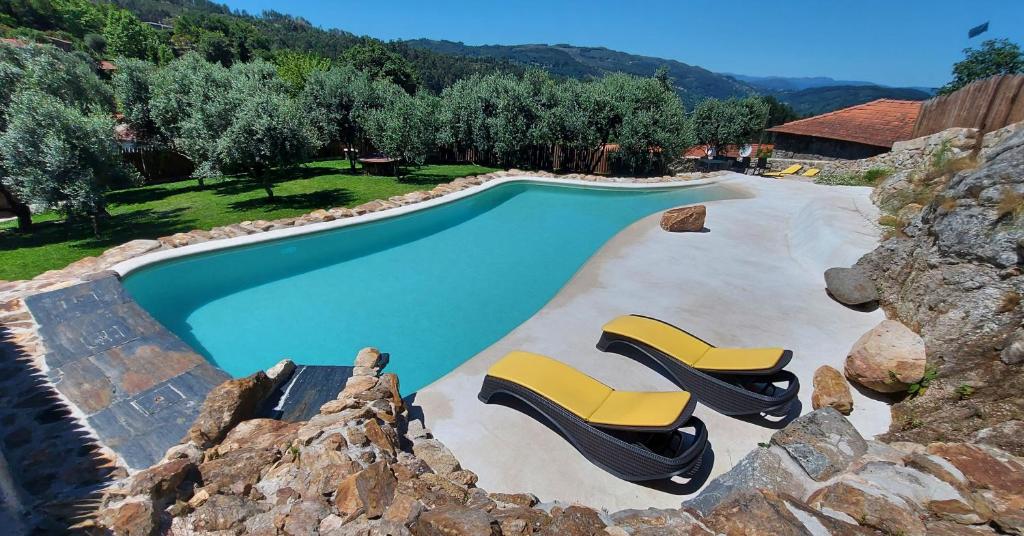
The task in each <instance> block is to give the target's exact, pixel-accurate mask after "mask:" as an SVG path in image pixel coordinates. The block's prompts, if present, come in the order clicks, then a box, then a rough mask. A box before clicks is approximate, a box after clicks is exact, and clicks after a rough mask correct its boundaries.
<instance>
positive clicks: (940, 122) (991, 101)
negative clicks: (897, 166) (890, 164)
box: [912, 74, 1024, 138]
mask: <svg viewBox="0 0 1024 536" xmlns="http://www.w3.org/2000/svg"><path fill="white" fill-rule="evenodd" d="M1018 121H1024V75H1019V74H1018V75H1002V76H993V77H990V78H986V79H984V80H978V81H977V82H972V83H971V84H968V85H966V86H964V87H962V88H960V89H959V90H957V91H955V92H953V93H950V94H949V95H942V96H939V97H935V98H932V99H929V100H927V101H925V102H924V104H922V105H921V113H920V114H918V116H917V123H916V124H915V125H914V135H913V136H912V138H919V137H921V136H928V135H930V134H935V133H936V132H941V131H943V130H946V129H947V128H953V127H968V128H976V129H978V130H979V131H980V133H981V134H985V133H987V132H991V131H993V130H996V129H1000V128H1002V127H1005V126H1006V125H1009V124H1011V123H1016V122H1018Z"/></svg>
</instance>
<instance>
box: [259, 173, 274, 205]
mask: <svg viewBox="0 0 1024 536" xmlns="http://www.w3.org/2000/svg"><path fill="white" fill-rule="evenodd" d="M261 182H262V183H263V191H265V192H267V198H269V199H270V200H271V201H273V200H274V183H273V182H271V181H270V179H269V178H268V177H266V176H264V177H263V180H262V181H261Z"/></svg>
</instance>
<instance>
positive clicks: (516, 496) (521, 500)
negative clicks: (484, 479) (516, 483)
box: [487, 493, 540, 507]
mask: <svg viewBox="0 0 1024 536" xmlns="http://www.w3.org/2000/svg"><path fill="white" fill-rule="evenodd" d="M487 496H488V497H490V498H491V499H492V500H493V501H494V502H496V503H498V504H500V505H511V506H522V507H531V506H533V505H535V504H537V503H538V502H540V500H539V499H537V496H536V495H534V494H532V493H488V494H487Z"/></svg>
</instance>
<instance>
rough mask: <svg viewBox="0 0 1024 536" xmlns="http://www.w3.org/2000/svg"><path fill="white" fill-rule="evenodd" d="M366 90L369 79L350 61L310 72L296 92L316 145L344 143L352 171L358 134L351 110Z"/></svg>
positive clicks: (359, 135)
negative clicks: (346, 63) (308, 119)
mask: <svg viewBox="0 0 1024 536" xmlns="http://www.w3.org/2000/svg"><path fill="white" fill-rule="evenodd" d="M369 91H370V79H369V77H368V76H367V75H366V74H365V73H363V72H360V71H357V70H356V69H355V68H354V67H352V66H350V65H340V66H336V67H332V68H331V69H330V70H327V71H314V72H312V73H310V75H309V79H308V80H306V85H305V86H304V87H303V89H302V93H301V94H300V96H299V99H300V101H301V102H302V105H303V106H304V107H305V109H306V110H307V111H308V113H309V116H310V120H311V121H312V123H313V126H314V128H315V132H316V133H317V145H318V146H319V147H324V146H327V145H329V144H332V143H341V144H344V145H346V146H347V148H348V151H347V152H348V162H349V168H350V169H351V170H352V172H353V173H354V172H355V170H356V163H355V146H356V142H357V141H358V140H359V138H360V137H361V136H362V133H361V130H360V128H359V124H358V123H357V122H356V120H355V117H354V113H355V109H356V107H357V105H358V104H359V102H360V100H361V99H362V98H363V96H364V95H366V94H367V92H369Z"/></svg>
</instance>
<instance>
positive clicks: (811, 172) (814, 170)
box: [800, 167, 821, 177]
mask: <svg viewBox="0 0 1024 536" xmlns="http://www.w3.org/2000/svg"><path fill="white" fill-rule="evenodd" d="M818 173H821V170H820V169H818V168H813V167H812V168H811V169H808V170H807V171H805V172H803V173H801V174H800V176H801V177H815V176H817V175H818Z"/></svg>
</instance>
